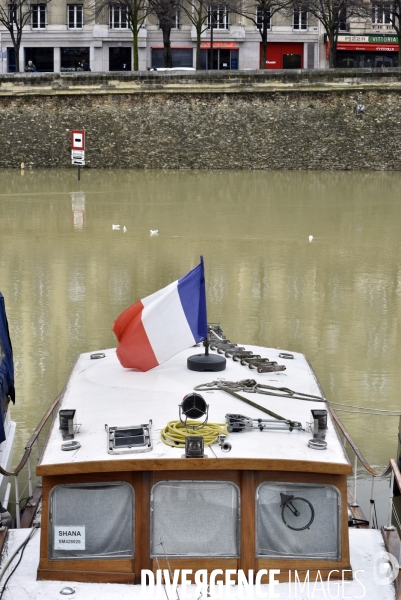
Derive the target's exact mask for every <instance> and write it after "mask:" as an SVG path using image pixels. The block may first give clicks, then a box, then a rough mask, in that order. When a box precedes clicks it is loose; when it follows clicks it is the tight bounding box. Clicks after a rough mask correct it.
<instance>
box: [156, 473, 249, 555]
mask: <svg viewBox="0 0 401 600" xmlns="http://www.w3.org/2000/svg"><path fill="white" fill-rule="evenodd" d="M150 501H151V515H152V516H151V556H161V557H163V558H164V557H165V556H166V555H167V556H169V557H170V558H171V557H173V556H185V557H188V556H193V557H201V556H202V557H206V556H211V557H212V556H224V557H237V556H239V548H240V544H239V516H240V498H239V489H238V487H237V486H236V485H235V484H234V483H231V482H230V481H161V482H159V483H156V485H154V486H153V488H152V492H151V497H150ZM183 523H186V524H189V526H188V527H183ZM194 523H197V527H196V528H195V529H196V534H194V529H193V527H191V525H190V524H192V526H193V524H194Z"/></svg>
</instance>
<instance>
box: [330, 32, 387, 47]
mask: <svg viewBox="0 0 401 600" xmlns="http://www.w3.org/2000/svg"><path fill="white" fill-rule="evenodd" d="M338 44H385V45H386V44H398V36H396V35H350V34H347V35H344V34H341V33H340V34H339V35H338V42H337V47H338Z"/></svg>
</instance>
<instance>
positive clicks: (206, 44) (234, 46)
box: [201, 42, 238, 50]
mask: <svg viewBox="0 0 401 600" xmlns="http://www.w3.org/2000/svg"><path fill="white" fill-rule="evenodd" d="M208 48H210V42H201V50H207V49H208ZM213 48H227V49H228V50H238V45H237V44H236V43H235V42H213Z"/></svg>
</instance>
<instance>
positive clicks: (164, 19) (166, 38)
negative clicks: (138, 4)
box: [148, 0, 181, 69]
mask: <svg viewBox="0 0 401 600" xmlns="http://www.w3.org/2000/svg"><path fill="white" fill-rule="evenodd" d="M148 4H149V13H150V14H153V15H155V16H156V17H157V19H158V20H159V27H160V29H161V30H162V33H163V59H164V66H165V67H166V68H170V69H171V67H172V66H173V61H172V56H171V42H170V36H171V30H172V29H174V28H175V27H176V23H177V18H179V12H180V8H181V0H148Z"/></svg>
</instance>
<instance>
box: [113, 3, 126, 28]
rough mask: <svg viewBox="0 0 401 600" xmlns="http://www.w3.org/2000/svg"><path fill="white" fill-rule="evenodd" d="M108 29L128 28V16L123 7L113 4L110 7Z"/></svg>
mask: <svg viewBox="0 0 401 600" xmlns="http://www.w3.org/2000/svg"><path fill="white" fill-rule="evenodd" d="M109 27H110V29H127V28H128V14H127V9H126V8H125V7H122V6H116V5H115V4H111V5H110V11H109Z"/></svg>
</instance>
